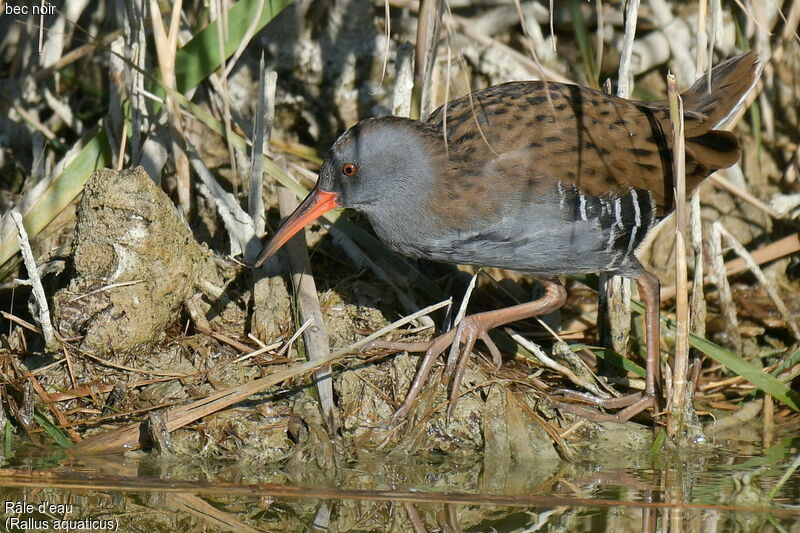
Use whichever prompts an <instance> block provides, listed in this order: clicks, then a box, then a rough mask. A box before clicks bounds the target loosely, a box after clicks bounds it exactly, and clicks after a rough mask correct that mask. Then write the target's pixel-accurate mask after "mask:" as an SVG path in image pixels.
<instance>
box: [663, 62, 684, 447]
mask: <svg viewBox="0 0 800 533" xmlns="http://www.w3.org/2000/svg"><path fill="white" fill-rule="evenodd" d="M667 94H668V98H669V112H670V113H669V114H670V122H671V124H672V160H673V163H672V165H673V168H674V173H675V248H676V254H675V271H676V275H675V276H676V279H677V294H676V308H677V309H676V312H675V314H676V322H677V338H676V341H675V357H674V359H673V374H672V376H673V377H672V379H673V381H672V398H671V402H670V398H668V399H667V401H668V403H669V404H670V405H668V408H667V410H668V415H667V433H668V434H669V436H670V437H675V436H676V435H678V434H679V433H680V432H682V431H683V427H684V424H685V419H686V417H685V415H684V411H685V409H686V407H687V406H686V400H685V399H686V396H685V393H686V382H687V373H688V369H689V287H688V283H687V280H686V277H687V270H688V269H687V267H686V154H685V151H684V138H683V102H682V101H681V97H680V94H679V93H678V88H677V83H676V80H675V76H674V75H671V74H670V75H668V76H667Z"/></svg>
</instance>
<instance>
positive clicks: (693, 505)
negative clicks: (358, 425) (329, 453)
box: [0, 435, 800, 532]
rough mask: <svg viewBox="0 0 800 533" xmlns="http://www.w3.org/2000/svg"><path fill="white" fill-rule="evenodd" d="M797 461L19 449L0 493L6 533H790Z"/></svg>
mask: <svg viewBox="0 0 800 533" xmlns="http://www.w3.org/2000/svg"><path fill="white" fill-rule="evenodd" d="M799 451H800V437H798V436H794V435H784V436H783V437H781V438H779V439H778V440H777V441H776V443H775V444H774V445H773V446H771V447H769V448H767V449H761V448H759V447H758V446H756V445H754V444H753V442H751V441H739V442H734V441H727V442H721V443H716V445H715V446H713V447H708V448H705V449H691V450H680V451H676V450H664V451H662V452H660V453H659V454H658V455H653V454H651V453H649V451H648V452H632V451H629V450H625V451H623V450H614V449H605V450H590V449H589V448H588V447H587V448H586V449H585V450H584V451H582V452H581V453H580V454H578V455H577V458H576V459H575V460H574V461H572V462H566V461H561V462H554V463H552V464H539V465H511V468H508V469H502V470H495V471H488V470H487V469H486V463H484V462H483V461H478V462H470V461H469V460H462V461H461V462H459V463H454V462H452V461H447V460H429V461H424V462H423V461H414V460H409V461H405V462H400V463H388V462H380V463H374V462H372V463H357V464H349V465H344V466H340V467H339V468H336V469H335V470H334V471H333V472H328V473H326V474H323V473H321V472H319V471H318V470H317V469H316V467H312V466H311V464H312V463H307V464H305V465H300V464H283V465H281V466H280V468H278V467H276V466H273V465H253V464H248V465H242V464H225V465H223V464H220V463H219V461H216V462H215V461H213V460H200V459H197V460H191V461H188V462H187V461H186V460H180V459H177V458H171V459H170V458H159V459H154V458H152V457H151V456H149V455H148V454H144V453H136V454H128V455H127V456H124V457H123V456H105V457H93V458H83V459H71V458H68V457H67V455H66V454H65V453H64V452H63V451H55V452H51V453H42V452H41V451H39V450H32V449H31V448H22V449H20V450H17V453H16V455H15V456H14V457H11V458H8V459H7V460H6V464H5V465H4V466H5V470H2V471H0V486H2V487H3V488H2V492H3V494H2V496H3V522H4V525H5V527H6V530H7V531H23V530H26V529H27V530H28V531H44V530H49V531H67V530H68V528H71V530H92V531H105V530H117V531H148V532H150V531H300V530H317V531H322V530H329V531H392V532H394V531H447V532H457V531H471V532H478V531H480V532H484V531H485V532H489V531H498V532H517V531H518V532H523V531H570V532H572V531H575V532H581V531H587V532H595V531H609V532H610V531H613V532H626V531H686V532H695V531H697V532H701V531H702V532H716V531H776V532H779V531H800V473H798V472H795V473H794V474H793V475H792V476H791V477H790V478H789V479H788V481H787V482H786V484H785V485H783V487H782V488H781V490H780V491H779V492H778V493H777V496H776V498H774V499H773V500H770V499H769V498H768V497H767V493H769V491H770V490H772V488H773V487H775V485H776V483H777V482H778V480H779V478H780V477H781V476H782V475H783V474H784V473H785V472H786V471H787V469H788V464H789V463H791V462H792V460H793V459H794V457H795V456H797V454H798V452H799ZM44 502H46V504H45V505H43V503H44ZM26 505H27V507H26ZM48 505H51V506H53V507H51V508H49V509H48V508H47V506H48ZM65 519H66V520H67V522H62V520H65ZM314 528H316V529H314Z"/></svg>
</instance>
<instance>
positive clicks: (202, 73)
mask: <svg viewBox="0 0 800 533" xmlns="http://www.w3.org/2000/svg"><path fill="white" fill-rule="evenodd" d="M291 3H292V0H241V1H240V2H237V3H236V4H235V5H234V6H233V7H231V8H230V9H229V10H228V12H227V20H228V26H227V34H228V35H227V37H228V38H227V40H226V41H225V43H224V45H223V49H224V54H225V58H226V59H227V58H229V57H230V56H231V55H233V53H234V52H236V50H237V49H238V48H239V46H240V45H241V44H242V43H243V42H244V41H245V39H248V38H250V37H252V36H253V35H255V34H256V33H257V32H258V31H259V30H260V29H261V28H263V27H264V26H266V25H267V23H268V22H269V21H271V20H272V19H273V18H275V16H276V15H277V14H278V13H280V12H281V11H283V8H285V7H286V6H288V5H289V4H291ZM255 17H257V18H255ZM218 24H219V19H218V20H215V21H214V22H212V23H211V24H209V25H208V26H206V28H205V29H203V30H201V31H200V32H198V33H197V35H195V36H194V37H193V38H192V40H191V41H189V42H188V43H186V44H185V45H184V46H183V47H182V48H181V49H180V50H178V51H177V52H176V54H175V82H176V84H177V88H178V90H179V91H180V92H185V91H187V90H189V89H191V88H192V87H194V86H195V85H197V84H198V83H200V82H201V81H203V80H204V79H205V78H206V77H207V76H208V75H209V74H211V73H212V72H214V71H215V70H216V69H217V68H218V67H219V66H220V65H221V64H222V59H221V58H220V54H219V52H220V46H219V36H220V32H219V30H218V29H217V25H218Z"/></svg>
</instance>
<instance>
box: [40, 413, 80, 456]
mask: <svg viewBox="0 0 800 533" xmlns="http://www.w3.org/2000/svg"><path fill="white" fill-rule="evenodd" d="M33 416H34V418H35V419H36V422H38V423H39V425H40V426H41V427H42V429H43V430H45V432H46V433H47V434H48V435H50V436H51V437H53V440H55V441H56V444H58V445H59V446H61V447H62V448H69V447H70V446H72V441H71V440H70V439H69V437H67V436H66V435H65V434H64V432H63V431H61V430H60V429H59V428H58V426H56V425H55V424H53V423H52V422H51V421H50V419H49V418H48V417H47V416H46V415H44V414H42V413H41V412H40V411H39V409H36V410H35V411H34V414H33Z"/></svg>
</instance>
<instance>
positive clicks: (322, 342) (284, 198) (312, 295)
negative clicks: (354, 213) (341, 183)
mask: <svg viewBox="0 0 800 533" xmlns="http://www.w3.org/2000/svg"><path fill="white" fill-rule="evenodd" d="M278 204H279V205H280V211H281V216H282V217H287V216H289V215H290V214H292V212H294V210H295V208H297V206H298V205H299V204H300V202H299V201H298V200H297V197H296V196H295V195H294V194H293V193H292V192H291V191H290V190H289V189H287V188H285V187H278ZM286 252H287V255H288V256H289V270H290V272H291V275H292V285H293V286H294V293H295V302H296V303H297V309H298V312H299V313H300V320H301V321H302V322H307V321H309V320H311V321H312V325H311V327H309V328H308V329H306V330H305V332H304V333H303V339H304V341H305V349H306V357H307V358H308V360H309V361H317V360H320V359H325V358H326V357H328V356H329V355H330V353H331V352H330V344H329V341H328V330H327V329H326V328H325V321H324V319H323V316H322V310H321V309H320V305H319V297H318V296H317V285H316V283H315V282H314V276H313V275H312V273H311V263H310V262H309V260H308V248H307V247H306V238H305V232H302V231H301V232H300V233H299V234H298V235H296V236H295V237H294V238H292V239H291V240H290V241H289V242H287V243H286ZM313 375H314V384H315V385H316V387H317V392H319V400H320V407H321V409H322V414H323V417H324V419H325V421H326V423H329V424H332V425H331V426H330V427H329V429H333V428H335V427H338V426H339V424H338V423H337V421H336V420H334V416H335V412H336V411H335V405H334V401H333V378H332V375H331V367H330V365H326V366H324V367H322V368H319V369H317V370H315V371H314V374H313Z"/></svg>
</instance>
